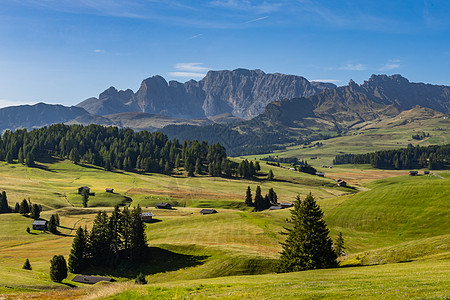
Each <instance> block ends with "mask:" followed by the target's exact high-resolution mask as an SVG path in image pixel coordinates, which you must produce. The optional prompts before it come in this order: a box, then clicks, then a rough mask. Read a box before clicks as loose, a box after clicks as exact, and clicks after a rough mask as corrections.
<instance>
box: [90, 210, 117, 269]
mask: <svg viewBox="0 0 450 300" xmlns="http://www.w3.org/2000/svg"><path fill="white" fill-rule="evenodd" d="M110 236H111V235H110V228H109V225H108V215H107V214H106V212H104V211H99V212H98V214H97V216H96V217H95V219H94V224H93V225H92V230H91V234H90V235H89V246H90V248H89V250H90V254H91V256H92V260H93V261H94V263H95V264H98V265H102V264H105V263H108V262H110V260H111V259H112V255H111V254H112V249H111V244H110V240H109V238H110Z"/></svg>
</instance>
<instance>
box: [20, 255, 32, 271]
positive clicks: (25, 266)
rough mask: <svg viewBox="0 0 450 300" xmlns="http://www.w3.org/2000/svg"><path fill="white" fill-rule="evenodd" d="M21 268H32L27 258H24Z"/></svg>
mask: <svg viewBox="0 0 450 300" xmlns="http://www.w3.org/2000/svg"><path fill="white" fill-rule="evenodd" d="M22 269H24V270H31V269H32V268H31V264H30V261H29V260H28V258H27V259H26V260H25V263H24V264H23V267H22Z"/></svg>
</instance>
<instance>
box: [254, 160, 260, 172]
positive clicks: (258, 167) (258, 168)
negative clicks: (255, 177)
mask: <svg viewBox="0 0 450 300" xmlns="http://www.w3.org/2000/svg"><path fill="white" fill-rule="evenodd" d="M255 171H256V172H259V171H261V166H260V165H259V161H256V162H255Z"/></svg>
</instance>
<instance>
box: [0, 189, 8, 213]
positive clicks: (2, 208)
mask: <svg viewBox="0 0 450 300" xmlns="http://www.w3.org/2000/svg"><path fill="white" fill-rule="evenodd" d="M7 212H9V206H8V199H7V197H6V192H5V191H3V192H2V193H1V194H0V214H1V213H7Z"/></svg>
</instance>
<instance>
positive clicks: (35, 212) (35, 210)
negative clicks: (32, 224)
mask: <svg viewBox="0 0 450 300" xmlns="http://www.w3.org/2000/svg"><path fill="white" fill-rule="evenodd" d="M30 215H31V217H32V218H33V219H34V220H37V219H39V217H40V215H41V209H40V208H39V205H37V204H33V206H31V213H30Z"/></svg>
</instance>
